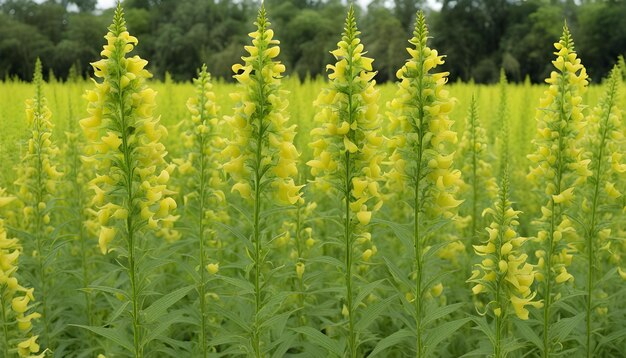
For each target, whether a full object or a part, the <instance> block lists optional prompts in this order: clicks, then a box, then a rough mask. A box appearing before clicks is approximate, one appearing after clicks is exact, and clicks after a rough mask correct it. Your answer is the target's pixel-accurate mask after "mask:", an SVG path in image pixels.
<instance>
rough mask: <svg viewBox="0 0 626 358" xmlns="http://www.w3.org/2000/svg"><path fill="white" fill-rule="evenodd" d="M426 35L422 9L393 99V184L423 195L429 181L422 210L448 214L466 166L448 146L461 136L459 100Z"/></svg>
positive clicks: (455, 204)
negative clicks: (456, 114) (457, 165)
mask: <svg viewBox="0 0 626 358" xmlns="http://www.w3.org/2000/svg"><path fill="white" fill-rule="evenodd" d="M427 40H428V29H427V26H426V19H425V17H424V14H423V13H421V12H420V13H419V14H418V19H417V21H416V25H415V30H414V32H413V38H411V39H410V40H409V42H410V43H411V44H412V45H413V46H414V47H409V48H407V51H408V52H409V54H410V56H411V57H410V58H409V59H408V60H407V62H406V64H405V65H404V66H403V67H402V68H401V69H400V70H398V72H397V74H396V76H397V77H398V79H399V80H400V83H399V85H398V91H397V92H396V95H395V97H394V99H393V100H391V102H389V103H388V108H389V109H390V112H389V113H388V115H389V120H390V124H389V130H390V132H391V133H394V135H393V136H392V137H391V138H390V140H389V147H390V148H391V149H392V150H393V153H392V154H391V156H390V157H389V164H390V165H391V170H390V171H389V173H388V185H389V186H390V188H392V189H393V191H395V192H397V193H404V192H406V191H405V189H406V188H407V187H408V188H413V189H415V190H419V193H414V194H415V195H421V192H422V190H421V189H422V188H424V187H425V185H426V186H427V190H426V192H425V195H426V197H424V198H423V199H424V200H422V203H423V208H421V209H420V210H424V211H425V212H426V213H427V214H430V215H432V216H433V217H434V216H444V217H448V218H449V217H452V216H453V215H454V211H455V209H456V208H457V207H458V206H459V205H460V204H461V203H462V201H460V200H457V199H456V198H455V194H456V193H457V191H458V187H459V185H460V184H461V183H462V181H461V172H460V171H459V170H455V169H454V168H453V166H452V163H453V159H454V152H452V151H450V150H449V149H448V147H447V146H448V145H449V144H454V143H456V142H457V134H456V132H454V131H453V130H452V124H453V123H454V121H453V120H451V119H450V118H449V114H450V111H451V110H452V108H453V106H454V102H455V100H454V99H453V98H451V97H450V94H449V92H448V90H446V89H445V88H444V87H445V84H446V83H447V81H448V79H447V76H448V72H437V73H433V72H431V71H432V70H434V69H435V68H436V67H437V66H439V65H442V64H443V63H444V61H443V56H441V55H439V54H438V52H437V50H433V49H431V48H429V47H428V46H427ZM422 180H424V181H425V183H422ZM424 184H425V185H424ZM418 187H419V189H416V188H418Z"/></svg>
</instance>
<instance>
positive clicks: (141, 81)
mask: <svg viewBox="0 0 626 358" xmlns="http://www.w3.org/2000/svg"><path fill="white" fill-rule="evenodd" d="M105 39H106V40H107V44H106V45H105V46H104V49H103V50H102V52H101V55H102V56H103V59H101V60H99V61H97V62H94V63H92V66H93V69H94V74H95V76H96V77H97V78H99V79H101V81H94V82H95V89H93V90H88V91H87V92H86V94H85V98H86V99H87V100H88V101H89V105H88V109H87V111H88V113H89V117H87V118H85V119H82V120H81V121H80V126H81V127H82V129H83V132H84V134H85V136H86V138H87V140H88V141H89V142H90V145H89V146H86V148H85V152H86V154H87V155H86V156H85V157H84V158H83V159H84V160H85V161H86V162H87V163H89V165H92V166H94V167H95V171H96V177H95V178H94V179H92V180H91V181H90V182H89V188H90V189H91V190H92V191H93V193H94V195H93V198H92V200H91V203H90V204H91V206H93V207H95V210H94V211H93V215H94V216H95V217H96V219H97V222H98V224H99V225H100V229H99V234H98V237H99V239H98V241H99V246H100V250H101V251H102V253H106V252H107V251H108V249H109V246H110V243H111V241H113V240H114V238H115V237H116V236H117V232H118V224H116V223H121V222H124V223H127V222H128V220H127V219H128V217H129V216H131V215H132V216H133V217H135V216H136V217H138V218H139V219H138V220H134V223H133V225H135V227H133V228H126V230H137V228H141V227H143V226H145V225H147V226H148V227H150V228H151V229H155V230H156V229H160V230H161V232H163V230H165V231H166V232H167V231H168V229H171V228H172V227H173V223H174V221H175V220H176V217H175V216H173V215H172V212H173V210H174V209H176V201H175V200H174V199H173V198H172V197H171V196H170V195H171V194H172V192H171V191H170V190H168V188H167V184H168V182H169V178H170V174H172V172H173V170H174V166H173V165H167V163H166V161H165V159H164V157H165V155H166V154H167V152H166V150H165V147H164V146H163V144H162V143H161V142H160V140H161V139H162V138H163V137H165V136H166V135H167V130H166V129H165V127H164V126H163V125H161V124H160V123H159V119H158V118H155V117H153V110H154V107H155V96H156V92H155V91H154V90H152V89H150V88H149V87H148V86H147V85H146V80H147V79H148V78H150V77H151V76H152V75H151V74H150V73H149V72H148V71H147V70H146V69H145V66H146V65H147V63H148V62H147V61H145V60H143V59H141V58H140V57H139V56H133V57H127V54H128V53H130V52H131V51H132V50H133V49H134V47H135V45H137V38H135V37H133V36H131V35H130V34H129V33H128V31H127V30H126V25H125V21H124V17H123V12H122V10H121V7H119V6H118V9H117V10H116V13H115V17H114V21H113V24H112V25H111V26H109V32H108V33H107V34H106V36H105ZM168 235H172V234H171V232H170V233H169V234H168Z"/></svg>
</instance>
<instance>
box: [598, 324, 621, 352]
mask: <svg viewBox="0 0 626 358" xmlns="http://www.w3.org/2000/svg"><path fill="white" fill-rule="evenodd" d="M623 337H626V328H623V329H620V330H619V331H615V332H612V333H610V334H608V335H606V336H604V337H602V339H600V342H599V343H598V346H597V347H596V350H597V349H598V348H600V347H601V346H603V345H605V344H608V343H611V342H613V341H615V340H618V339H621V338H623Z"/></svg>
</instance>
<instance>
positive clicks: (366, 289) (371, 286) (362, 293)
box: [353, 279, 385, 307]
mask: <svg viewBox="0 0 626 358" xmlns="http://www.w3.org/2000/svg"><path fill="white" fill-rule="evenodd" d="M383 281H385V280H384V279H382V280H378V281H374V282H370V283H368V284H366V285H365V286H362V287H361V289H360V290H359V294H358V295H357V296H356V298H355V299H354V303H353V305H354V307H357V306H358V305H359V304H361V302H362V301H363V300H364V299H365V297H367V296H369V294H370V293H372V291H374V290H375V289H376V288H377V287H378V286H380V284H381V283H383Z"/></svg>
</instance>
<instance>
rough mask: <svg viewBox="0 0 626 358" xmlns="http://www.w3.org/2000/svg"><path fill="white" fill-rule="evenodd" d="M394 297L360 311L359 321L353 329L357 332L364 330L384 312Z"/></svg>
mask: <svg viewBox="0 0 626 358" xmlns="http://www.w3.org/2000/svg"><path fill="white" fill-rule="evenodd" d="M396 296H397V295H393V296H390V297H387V298H385V299H384V300H382V301H378V302H375V303H373V304H371V305H369V306H367V307H366V308H365V309H363V310H361V319H360V320H359V321H358V322H357V323H356V325H355V329H356V330H357V331H362V330H365V329H366V328H367V327H368V326H369V325H370V324H372V322H374V321H375V320H376V318H378V316H380V315H381V314H382V313H383V312H384V311H385V309H386V308H387V307H388V306H389V304H390V303H391V302H392V301H393V300H395V299H396Z"/></svg>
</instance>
